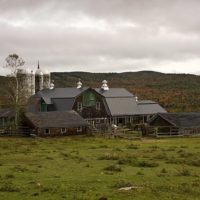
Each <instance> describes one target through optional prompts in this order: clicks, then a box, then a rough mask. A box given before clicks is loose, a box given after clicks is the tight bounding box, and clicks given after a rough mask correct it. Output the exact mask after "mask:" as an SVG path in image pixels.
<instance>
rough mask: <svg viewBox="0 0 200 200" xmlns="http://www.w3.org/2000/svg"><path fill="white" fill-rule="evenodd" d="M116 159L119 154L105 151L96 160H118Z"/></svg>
mask: <svg viewBox="0 0 200 200" xmlns="http://www.w3.org/2000/svg"><path fill="white" fill-rule="evenodd" d="M118 159H119V155H117V154H115V153H107V154H105V155H102V156H100V157H99V158H98V160H118Z"/></svg>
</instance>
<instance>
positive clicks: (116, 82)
mask: <svg viewBox="0 0 200 200" xmlns="http://www.w3.org/2000/svg"><path fill="white" fill-rule="evenodd" d="M79 78H80V79H81V80H82V82H83V86H90V87H100V86H101V84H102V83H101V82H102V80H104V79H105V80H107V81H108V85H109V87H124V88H126V89H128V90H129V91H130V92H132V93H133V94H134V95H137V96H138V97H139V99H152V100H154V101H157V102H159V103H160V104H161V105H162V106H164V107H165V108H166V109H167V110H168V111H170V112H191V111H194V112H197V111H199V112H200V76H197V75H191V74H163V73H158V72H152V71H141V72H124V73H88V72H54V73H52V80H54V82H55V87H75V86H76V82H77V81H78V79H79ZM6 83H7V78H6V77H4V76H0V94H1V95H3V94H5V92H6ZM1 99H2V96H0V103H1Z"/></svg>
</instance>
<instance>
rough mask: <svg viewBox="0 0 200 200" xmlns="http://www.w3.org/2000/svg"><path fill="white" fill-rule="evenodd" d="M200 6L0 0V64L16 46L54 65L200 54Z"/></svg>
mask: <svg viewBox="0 0 200 200" xmlns="http://www.w3.org/2000/svg"><path fill="white" fill-rule="evenodd" d="M199 7H200V1H198V0H190V1H188V0H140V1H137V0H109V1H107V0H101V1H94V0H76V1H75V0H67V1H66V0H60V1H53V0H50V1H47V0H41V1H38V0H35V1H27V0H13V1H12V0H7V1H3V0H0V29H1V31H0V43H1V48H0V58H1V63H2V64H1V65H3V62H4V59H5V57H6V56H7V55H8V54H9V53H13V52H16V53H18V54H20V56H22V57H23V58H24V59H25V60H26V64H27V65H29V66H30V67H35V66H36V63H37V59H40V60H41V63H42V64H43V66H44V67H47V68H49V69H50V70H52V71H55V69H56V70H57V71H59V70H61V71H69V70H87V71H102V70H103V71H125V70H139V69H153V68H152V66H159V65H160V68H162V67H163V64H168V63H176V62H178V63H179V62H183V63H184V62H185V61H187V60H192V59H199V54H200V44H199V41H200V40H199V39H200V34H199V33H200V32H199V31H200V30H199V22H200V12H199V11H198V8H199ZM104 26H105V27H104ZM195 63H196V61H195ZM199 64H200V61H199ZM196 66H197V65H196V64H195V66H194V67H196ZM55 67H56V68H55ZM156 69H157V68H156ZM185 70H186V68H184V69H182V71H183V72H185ZM160 71H162V69H160ZM179 71H181V69H180V70H179ZM196 71H197V70H196Z"/></svg>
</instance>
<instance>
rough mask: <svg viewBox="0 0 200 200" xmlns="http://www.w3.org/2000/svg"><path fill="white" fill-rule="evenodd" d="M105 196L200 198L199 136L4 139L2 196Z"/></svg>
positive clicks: (55, 199) (121, 199) (124, 199)
mask: <svg viewBox="0 0 200 200" xmlns="http://www.w3.org/2000/svg"><path fill="white" fill-rule="evenodd" d="M127 186H134V188H133V189H132V190H130V191H119V188H122V187H127ZM101 197H107V199H108V200H111V199H114V200H133V199H134V200H148V199H151V200H154V199H162V200H166V199H170V200H171V199H177V200H178V199H181V200H184V199H190V200H197V199H200V138H172V139H143V140H138V141H128V140H119V139H104V138H92V137H63V138H46V139H40V138H39V139H32V138H0V199H2V200H24V199H27V200H33V199H41V200H60V199H67V200H71V199H73V200H90V199H91V200H95V199H97V200H98V199H100V198H101Z"/></svg>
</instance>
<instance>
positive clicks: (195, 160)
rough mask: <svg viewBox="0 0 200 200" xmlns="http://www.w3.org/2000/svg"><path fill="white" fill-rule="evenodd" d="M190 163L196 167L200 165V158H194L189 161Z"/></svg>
mask: <svg viewBox="0 0 200 200" xmlns="http://www.w3.org/2000/svg"><path fill="white" fill-rule="evenodd" d="M187 164H188V165H192V166H195V167H200V158H197V159H194V160H189V161H188V162H187Z"/></svg>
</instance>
